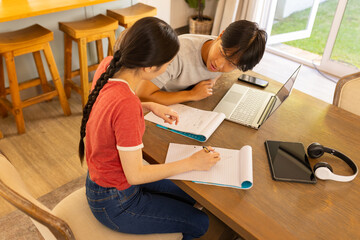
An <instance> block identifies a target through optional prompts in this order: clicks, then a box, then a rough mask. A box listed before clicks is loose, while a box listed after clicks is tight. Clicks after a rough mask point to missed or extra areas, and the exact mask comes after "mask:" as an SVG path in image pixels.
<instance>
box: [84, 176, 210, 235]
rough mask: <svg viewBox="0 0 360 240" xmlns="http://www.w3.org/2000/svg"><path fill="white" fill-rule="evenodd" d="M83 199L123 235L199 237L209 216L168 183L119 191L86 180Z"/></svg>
mask: <svg viewBox="0 0 360 240" xmlns="http://www.w3.org/2000/svg"><path fill="white" fill-rule="evenodd" d="M86 196H87V200H88V203H89V206H90V208H91V211H92V212H93V214H94V216H95V217H96V218H97V219H98V220H99V221H100V222H101V223H102V224H104V225H105V226H107V227H109V228H111V229H113V230H115V231H118V232H123V233H131V234H149V233H173V232H181V233H183V239H186V240H187V239H193V238H199V237H201V236H202V235H204V234H205V233H206V231H207V229H208V227H209V218H208V216H207V215H206V214H205V213H204V212H202V211H200V210H198V209H196V208H194V207H193V205H194V204H195V200H194V199H192V198H191V197H190V196H189V195H187V194H186V193H185V192H184V191H182V190H181V189H180V188H179V187H178V186H176V185H175V184H174V183H173V182H171V181H170V180H161V181H158V182H153V183H148V184H142V185H136V186H131V187H130V188H128V189H125V190H122V191H119V190H117V189H116V188H104V187H101V186H99V185H97V184H96V183H95V182H93V181H92V180H91V179H90V178H89V175H88V177H87V179H86Z"/></svg>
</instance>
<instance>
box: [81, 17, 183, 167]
mask: <svg viewBox="0 0 360 240" xmlns="http://www.w3.org/2000/svg"><path fill="white" fill-rule="evenodd" d="M179 47H180V46H179V40H178V38H177V35H176V33H175V31H174V30H173V29H172V28H171V27H170V26H169V25H168V24H167V23H166V22H164V21H162V20H160V19H158V18H155V17H146V18H142V19H140V20H139V21H137V22H136V23H135V24H134V25H133V26H132V27H131V28H129V29H127V32H126V34H123V36H122V39H121V42H120V45H119V46H118V50H117V51H116V52H115V54H114V57H113V59H112V60H111V62H110V64H109V67H108V68H107V69H106V71H105V72H104V73H102V74H101V76H100V78H99V79H98V80H97V81H96V85H95V87H94V89H93V90H92V91H91V93H90V95H89V98H88V101H87V103H86V105H85V107H84V109H83V117H82V120H81V127H80V142H79V157H80V162H81V164H82V163H83V160H84V151H85V144H84V137H85V135H86V124H87V122H88V120H89V117H90V112H91V109H92V107H93V105H94V103H95V101H96V99H97V97H98V96H99V93H100V91H101V89H102V88H103V87H104V85H105V84H106V83H107V82H108V80H109V78H112V77H113V76H114V74H115V73H116V72H118V71H119V70H120V69H121V68H127V69H137V68H141V67H152V66H156V67H160V66H161V65H163V64H164V63H167V62H169V61H170V60H171V59H172V58H173V57H174V56H175V55H176V53H177V52H178V51H179Z"/></svg>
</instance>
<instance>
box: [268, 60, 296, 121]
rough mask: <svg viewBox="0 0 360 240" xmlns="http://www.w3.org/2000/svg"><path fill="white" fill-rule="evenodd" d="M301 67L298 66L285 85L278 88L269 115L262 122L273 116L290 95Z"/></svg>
mask: <svg viewBox="0 0 360 240" xmlns="http://www.w3.org/2000/svg"><path fill="white" fill-rule="evenodd" d="M301 66H302V65H300V66H299V67H298V68H297V69H296V70H295V72H294V73H293V74H292V75H291V76H290V78H289V79H288V80H287V81H286V83H285V84H284V85H283V86H282V87H281V88H280V90H279V91H278V92H277V93H276V95H275V96H274V97H275V102H274V104H273V107H272V109H271V111H270V113H269V114H268V115H267V117H266V118H265V119H264V122H265V120H266V119H268V118H269V117H270V116H271V114H273V112H275V111H276V109H277V108H278V107H279V106H280V105H281V104H282V103H283V102H284V101H285V99H286V98H287V97H288V96H289V95H290V93H291V90H292V88H293V86H294V83H295V80H296V77H297V75H298V73H299V71H300V67H301Z"/></svg>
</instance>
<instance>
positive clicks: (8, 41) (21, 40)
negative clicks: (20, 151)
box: [0, 24, 71, 133]
mask: <svg viewBox="0 0 360 240" xmlns="http://www.w3.org/2000/svg"><path fill="white" fill-rule="evenodd" d="M53 39H54V36H53V32H51V31H50V30H48V29H46V28H44V27H42V26H40V25H38V24H35V25H32V26H30V27H27V28H24V29H21V30H18V31H14V32H6V33H0V114H1V115H2V116H3V117H4V116H6V115H7V112H8V111H9V112H11V113H12V114H13V115H14V116H15V121H16V126H17V129H18V133H24V132H25V122H24V116H23V111H22V109H23V108H24V107H27V106H30V105H33V104H35V103H39V102H43V101H46V100H50V99H52V98H54V97H55V96H59V100H60V104H61V107H62V109H63V111H64V114H65V115H70V114H71V111H70V108H69V104H68V102H67V99H66V96H65V92H64V89H63V86H62V82H61V79H60V75H59V72H58V70H57V67H56V63H55V60H54V56H53V54H52V51H51V48H50V44H49V42H50V41H52V40H53ZM41 50H43V52H44V55H45V58H46V61H47V64H48V66H49V70H50V73H51V76H52V79H53V82H54V85H55V89H54V88H53V87H52V86H51V85H50V84H49V83H48V81H47V79H46V75H45V70H44V65H43V63H42V60H41V55H40V51H41ZM26 53H32V54H33V57H34V60H35V64H36V68H37V71H38V73H39V78H36V79H32V80H28V81H26V82H22V83H18V80H17V76H16V69H15V61H14V57H16V56H19V55H23V54H26ZM3 56H4V58H5V63H6V69H7V74H8V78H9V87H8V88H5V78H4V71H3V62H2V57H3ZM37 85H41V88H42V90H43V93H42V94H40V95H37V96H35V97H32V98H29V99H27V100H24V101H22V100H21V99H20V91H21V90H24V89H27V88H30V87H34V86H37ZM8 94H10V95H11V100H12V102H10V101H8V100H7V99H6V95H8Z"/></svg>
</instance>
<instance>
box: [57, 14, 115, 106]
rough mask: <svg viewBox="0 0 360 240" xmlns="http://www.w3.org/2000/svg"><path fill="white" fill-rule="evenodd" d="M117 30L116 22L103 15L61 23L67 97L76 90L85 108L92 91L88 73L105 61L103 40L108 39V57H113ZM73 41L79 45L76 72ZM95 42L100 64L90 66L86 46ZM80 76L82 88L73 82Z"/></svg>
mask: <svg viewBox="0 0 360 240" xmlns="http://www.w3.org/2000/svg"><path fill="white" fill-rule="evenodd" d="M117 28H118V24H117V21H116V20H114V19H112V18H110V17H107V16H105V15H102V14H99V15H97V16H95V17H92V18H89V19H85V20H81V21H75V22H60V23H59V29H60V30H61V31H63V32H64V41H65V77H64V78H65V80H64V87H65V93H66V96H67V97H70V93H71V89H74V90H75V91H76V92H77V93H79V94H80V95H81V99H82V104H83V106H85V104H86V102H87V99H88V95H89V90H90V83H89V77H88V73H89V71H93V70H96V68H97V67H98V65H99V63H100V62H101V61H102V60H103V59H104V54H103V47H102V39H103V38H107V39H108V41H109V47H108V55H113V47H114V43H115V30H116V29H117ZM72 41H75V42H76V43H77V44H78V49H79V50H78V52H79V61H80V68H79V69H78V70H75V71H73V70H72V60H71V58H72ZM93 41H96V50H97V57H98V63H96V64H94V65H91V66H88V61H87V50H86V45H87V43H89V42H93ZM78 75H80V86H78V85H77V84H75V83H74V82H73V81H72V80H71V79H72V78H73V77H75V76H78Z"/></svg>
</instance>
